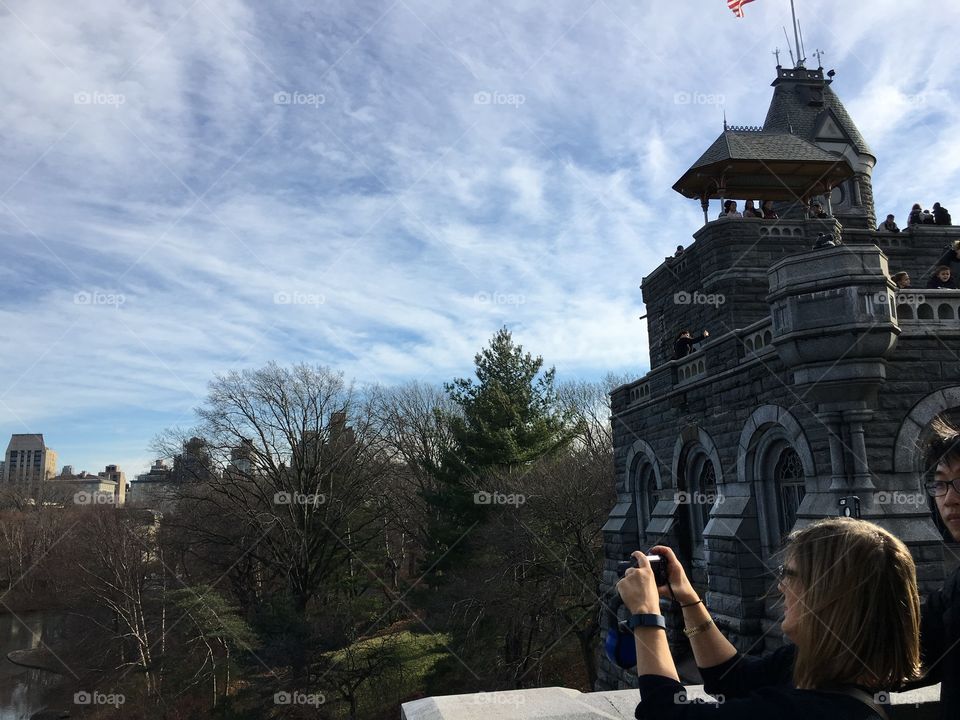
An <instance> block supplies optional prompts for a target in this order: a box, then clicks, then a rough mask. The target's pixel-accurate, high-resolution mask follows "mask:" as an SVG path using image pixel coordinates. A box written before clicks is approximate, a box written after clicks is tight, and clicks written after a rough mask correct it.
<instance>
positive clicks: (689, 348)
mask: <svg viewBox="0 0 960 720" xmlns="http://www.w3.org/2000/svg"><path fill="white" fill-rule="evenodd" d="M708 337H710V333H708V332H707V331H706V330H704V331H703V335H701V336H700V337H698V338H694V337H691V335H690V331H689V330H686V329H684V330H681V331H680V334H679V335H677V340H676V342H674V343H673V359H674V360H680V359H682V358H685V357H686V356H687V355H689V354H690V353H692V352H693V346H694V345H696V344H697V343H698V342H701V341H702V340H706V339H707V338H708Z"/></svg>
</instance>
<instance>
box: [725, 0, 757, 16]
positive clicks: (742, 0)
mask: <svg viewBox="0 0 960 720" xmlns="http://www.w3.org/2000/svg"><path fill="white" fill-rule="evenodd" d="M748 2H753V0H727V7H728V8H730V9H731V10H733V14H734V15H736V16H737V17H743V6H744V5H746V4H747V3H748Z"/></svg>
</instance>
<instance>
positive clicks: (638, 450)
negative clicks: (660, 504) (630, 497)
mask: <svg viewBox="0 0 960 720" xmlns="http://www.w3.org/2000/svg"><path fill="white" fill-rule="evenodd" d="M638 455H641V456H642V459H645V460H646V461H647V462H648V463H650V465H652V466H653V474H654V477H655V478H656V479H657V489H658V490H663V479H662V477H661V475H660V461H659V460H658V459H657V454H656V453H655V452H654V451H653V447H652V446H651V445H650V443H648V442H647V441H646V440H642V439H639V438H638V439H637V440H635V441H634V442H633V445H631V446H630V449H629V450H627V468H626V476H625V477H624V479H623V480H624V483H623V487H624V488H626V490H627V492H634V490H635V489H636V488H634V487H633V485H632V483H633V477H632V473H633V466H634V463H635V462H636V461H637V456H638Z"/></svg>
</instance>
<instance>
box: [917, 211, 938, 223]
mask: <svg viewBox="0 0 960 720" xmlns="http://www.w3.org/2000/svg"><path fill="white" fill-rule="evenodd" d="M920 224H921V225H936V224H937V221H936V220H935V219H934V217H933V213H932V212H930V211H929V210H924V211H923V212H922V213H921V214H920Z"/></svg>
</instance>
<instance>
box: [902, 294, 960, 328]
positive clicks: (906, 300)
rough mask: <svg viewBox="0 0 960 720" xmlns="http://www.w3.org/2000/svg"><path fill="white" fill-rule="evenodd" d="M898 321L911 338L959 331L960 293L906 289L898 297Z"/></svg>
mask: <svg viewBox="0 0 960 720" xmlns="http://www.w3.org/2000/svg"><path fill="white" fill-rule="evenodd" d="M897 319H898V321H899V324H900V327H901V328H902V329H903V332H904V333H906V334H910V335H918V334H923V333H925V332H929V331H931V330H932V331H938V330H960V322H958V320H960V290H921V289H919V288H918V289H916V290H914V289H912V288H911V289H907V290H901V291H899V292H898V293H897Z"/></svg>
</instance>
